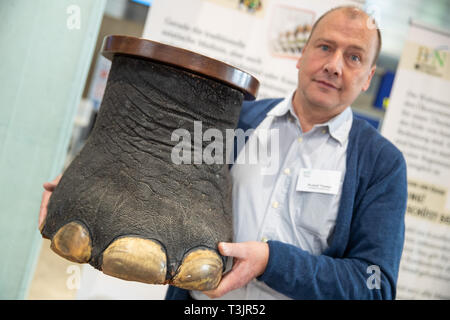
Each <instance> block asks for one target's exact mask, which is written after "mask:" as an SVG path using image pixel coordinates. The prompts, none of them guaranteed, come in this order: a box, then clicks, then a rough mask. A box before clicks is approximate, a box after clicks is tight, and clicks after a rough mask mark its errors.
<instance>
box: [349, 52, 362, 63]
mask: <svg viewBox="0 0 450 320" xmlns="http://www.w3.org/2000/svg"><path fill="white" fill-rule="evenodd" d="M350 59H351V60H352V61H353V62H360V61H361V58H360V57H359V56H357V55H354V54H352V55H351V56H350Z"/></svg>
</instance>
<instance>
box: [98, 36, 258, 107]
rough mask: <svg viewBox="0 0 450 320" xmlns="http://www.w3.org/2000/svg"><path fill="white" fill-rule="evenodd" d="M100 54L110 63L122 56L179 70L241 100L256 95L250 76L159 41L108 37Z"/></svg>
mask: <svg viewBox="0 0 450 320" xmlns="http://www.w3.org/2000/svg"><path fill="white" fill-rule="evenodd" d="M102 54H103V56H105V57H106V58H108V59H110V60H112V57H113V56H114V55H115V54H124V55H131V56H136V57H140V58H144V59H150V60H154V61H158V62H161V63H165V64H168V65H171V66H174V67H178V68H182V69H185V70H188V71H191V72H193V73H196V74H199V75H202V76H205V77H208V78H211V79H214V80H217V81H220V82H223V83H225V84H227V85H229V86H231V87H233V88H235V89H237V90H239V91H241V92H243V93H244V99H245V100H254V99H255V98H256V96H257V94H258V89H259V81H258V80H257V79H256V78H255V77H253V76H252V75H251V74H249V73H247V72H245V71H242V70H241V69H238V68H235V67H233V66H230V65H228V64H226V63H224V62H221V61H219V60H215V59H212V58H209V57H206V56H203V55H201V54H198V53H195V52H192V51H188V50H185V49H181V48H177V47H173V46H169V45H166V44H162V43H159V42H155V41H151V40H147V39H142V38H136V37H130V36H121V35H111V36H107V37H105V39H104V40H103V46H102Z"/></svg>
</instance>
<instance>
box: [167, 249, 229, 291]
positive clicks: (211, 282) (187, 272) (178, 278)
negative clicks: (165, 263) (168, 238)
mask: <svg viewBox="0 0 450 320" xmlns="http://www.w3.org/2000/svg"><path fill="white" fill-rule="evenodd" d="M222 270H223V263H222V259H221V258H220V256H219V255H218V254H217V253H216V252H215V251H213V250H210V249H204V248H202V249H194V250H192V251H190V252H189V253H188V254H187V255H186V256H185V257H184V259H183V262H182V263H181V265H180V267H179V268H178V272H177V273H176V275H175V276H174V277H173V279H172V280H171V284H172V285H174V286H176V287H180V288H183V289H188V290H199V291H204V290H212V289H215V288H216V287H217V285H218V284H219V282H220V279H221V278H222Z"/></svg>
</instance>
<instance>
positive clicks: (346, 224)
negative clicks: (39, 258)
mask: <svg viewBox="0 0 450 320" xmlns="http://www.w3.org/2000/svg"><path fill="white" fill-rule="evenodd" d="M371 22H372V20H371V19H370V17H369V16H368V15H367V14H366V13H364V12H363V11H361V10H360V9H357V8H354V7H340V8H336V9H333V10H331V11H329V12H327V13H326V14H325V15H323V16H322V17H321V18H320V19H319V20H318V21H317V22H316V24H315V25H314V27H313V29H312V32H311V35H310V38H309V39H308V42H307V44H306V45H305V47H304V49H303V52H302V56H301V58H300V59H299V60H298V63H297V68H298V70H299V72H298V86H297V88H296V90H295V91H294V92H293V93H292V95H290V96H289V97H287V98H286V99H268V100H262V101H257V102H254V103H244V105H243V108H242V112H241V116H240V120H239V127H240V128H242V129H245V130H246V129H249V128H258V129H277V130H279V137H280V139H279V146H280V154H279V155H277V156H279V161H278V163H279V167H278V168H277V172H276V174H272V175H263V174H261V172H262V171H261V170H262V165H256V166H255V165H249V164H234V165H233V167H232V170H231V175H232V178H233V214H234V243H219V251H220V252H221V254H223V255H224V256H228V257H230V258H233V267H232V269H231V270H230V271H229V272H227V273H226V274H225V275H224V276H223V278H222V280H221V282H220V283H219V286H218V287H217V288H216V289H215V290H211V291H207V292H188V291H186V290H182V289H179V288H175V287H170V288H169V290H168V292H167V295H166V298H167V299H189V298H191V297H192V298H195V299H206V298H219V297H222V298H225V299H287V298H292V299H393V298H395V292H396V281H397V275H398V268H399V263H400V257H401V252H402V248H403V240H404V212H405V208H406V197H407V194H406V165H405V161H404V159H403V156H402V155H401V153H400V152H399V151H398V149H396V148H395V147H394V146H393V145H392V144H391V143H390V142H388V141H387V140H386V139H385V138H383V137H382V136H381V135H380V134H379V133H378V132H377V131H376V130H374V129H373V128H371V127H370V126H369V125H368V124H367V123H365V122H362V121H360V120H356V119H353V116H352V112H351V109H350V105H351V103H353V101H354V100H355V99H356V97H357V96H358V95H359V93H360V92H361V91H365V90H367V89H368V88H369V85H370V81H371V79H372V77H373V74H374V72H375V68H376V66H375V63H376V60H377V57H378V54H379V51H380V46H381V38H380V35H379V31H378V30H377V29H376V28H372V26H373V24H372V23H371ZM252 138H253V139H256V138H255V137H252V136H251V137H250V138H249V141H250V139H252ZM248 143H249V142H248ZM272 143H273V142H272ZM239 156H241V154H239V155H238V157H239ZM55 183H57V180H56V181H54V183H53V184H46V185H45V186H44V187H45V188H46V190H47V191H46V192H44V195H43V204H42V208H43V209H42V211H44V210H45V208H46V201H48V197H49V194H50V191H51V190H52V188H54V186H55ZM319 186H320V187H319ZM321 188H322V189H321ZM43 215H44V214H43V213H42V212H41V216H43Z"/></svg>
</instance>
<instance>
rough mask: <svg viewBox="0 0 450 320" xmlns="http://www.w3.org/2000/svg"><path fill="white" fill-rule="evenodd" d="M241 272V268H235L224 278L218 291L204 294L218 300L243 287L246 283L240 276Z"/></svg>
mask: <svg viewBox="0 0 450 320" xmlns="http://www.w3.org/2000/svg"><path fill="white" fill-rule="evenodd" d="M240 272H241V271H240V270H239V267H237V268H233V270H231V271H230V272H228V273H227V274H225V275H224V276H223V277H222V280H221V281H220V283H219V286H218V287H217V288H216V289H214V290H209V291H203V293H204V294H206V295H207V296H208V297H210V298H218V297H221V296H223V295H224V294H226V293H228V292H230V291H232V290H236V289H238V288H240V287H242V286H243V285H244V284H245V283H244V282H242V280H241V277H240V275H239V274H240Z"/></svg>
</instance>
